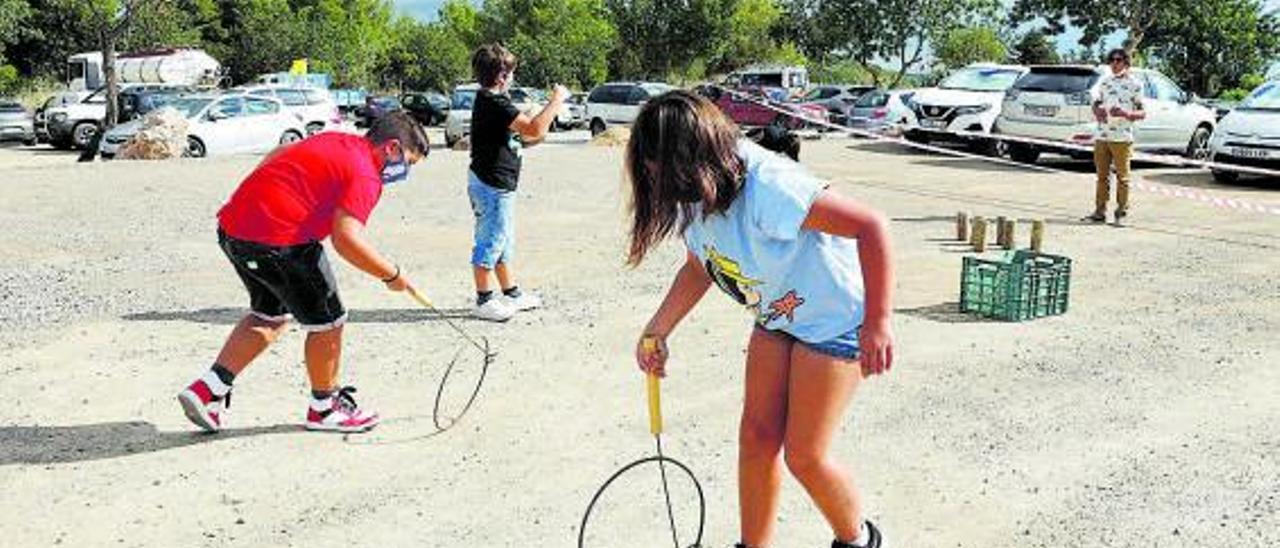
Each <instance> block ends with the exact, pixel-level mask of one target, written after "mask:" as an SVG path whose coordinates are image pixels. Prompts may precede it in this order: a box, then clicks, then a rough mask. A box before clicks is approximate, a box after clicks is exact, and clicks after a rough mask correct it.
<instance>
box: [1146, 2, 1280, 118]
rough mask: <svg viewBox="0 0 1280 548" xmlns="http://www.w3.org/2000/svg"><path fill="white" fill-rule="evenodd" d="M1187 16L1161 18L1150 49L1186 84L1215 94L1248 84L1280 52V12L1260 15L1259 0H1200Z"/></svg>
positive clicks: (1160, 63) (1165, 68) (1161, 64)
mask: <svg viewBox="0 0 1280 548" xmlns="http://www.w3.org/2000/svg"><path fill="white" fill-rule="evenodd" d="M1183 10H1184V11H1182V16H1181V17H1177V18H1171V19H1170V20H1168V21H1166V20H1161V22H1160V23H1159V24H1158V25H1157V26H1156V27H1155V28H1153V29H1152V30H1151V31H1150V32H1149V33H1148V37H1149V38H1150V40H1149V42H1148V44H1149V47H1148V48H1147V50H1146V52H1147V53H1149V54H1150V56H1151V57H1152V59H1153V60H1155V61H1156V64H1157V66H1159V67H1160V68H1161V69H1163V71H1164V72H1166V73H1167V74H1168V75H1169V76H1171V77H1173V78H1174V79H1175V80H1177V81H1178V82H1179V83H1181V84H1182V85H1183V86H1184V87H1186V88H1188V89H1190V90H1192V91H1195V92H1196V93H1199V94H1201V95H1205V96H1212V95H1215V94H1217V93H1218V92H1220V91H1221V90H1223V89H1228V88H1233V87H1246V86H1244V84H1243V82H1242V81H1243V79H1244V77H1245V76H1247V75H1250V74H1254V73H1261V72H1263V71H1265V70H1266V69H1267V66H1268V65H1269V64H1270V62H1271V61H1272V60H1273V59H1275V56H1276V55H1277V54H1280V15H1278V14H1277V13H1275V12H1273V13H1271V14H1267V15H1261V5H1260V3H1259V0H1199V1H1197V2H1192V3H1189V4H1188V5H1187V6H1185V7H1184V8H1183Z"/></svg>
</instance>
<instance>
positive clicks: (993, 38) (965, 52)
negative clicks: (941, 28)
mask: <svg viewBox="0 0 1280 548" xmlns="http://www.w3.org/2000/svg"><path fill="white" fill-rule="evenodd" d="M934 55H935V56H936V57H937V61H938V62H939V63H941V64H942V65H943V66H944V67H952V68H954V67H963V66H965V65H969V64H972V63H983V62H987V63H1000V62H1003V61H1005V58H1006V57H1007V56H1008V51H1007V50H1006V49H1005V47H1004V43H1002V42H1001V41H1000V36H999V35H998V34H997V33H996V31H995V29H992V28H991V27H964V28H956V29H951V30H949V31H947V33H946V34H944V35H942V38H941V39H940V40H938V43H937V44H936V45H935V46H934Z"/></svg>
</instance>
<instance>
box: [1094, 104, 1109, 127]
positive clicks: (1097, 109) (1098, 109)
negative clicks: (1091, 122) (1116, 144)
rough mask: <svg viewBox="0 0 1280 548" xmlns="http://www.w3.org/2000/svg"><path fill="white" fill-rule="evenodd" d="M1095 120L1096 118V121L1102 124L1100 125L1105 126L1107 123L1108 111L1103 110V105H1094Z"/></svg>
mask: <svg viewBox="0 0 1280 548" xmlns="http://www.w3.org/2000/svg"><path fill="white" fill-rule="evenodd" d="M1093 118H1094V119H1095V120H1097V121H1098V123H1100V124H1105V123H1107V111H1106V110H1105V109H1103V108H1102V105H1100V104H1097V103H1094V105H1093Z"/></svg>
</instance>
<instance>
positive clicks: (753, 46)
mask: <svg viewBox="0 0 1280 548" xmlns="http://www.w3.org/2000/svg"><path fill="white" fill-rule="evenodd" d="M781 18H782V8H781V7H779V5H778V3H777V2H776V1H775V0H741V1H740V2H738V5H737V6H736V7H735V8H734V10H733V15H732V16H730V18H729V35H728V39H727V40H726V41H725V44H724V47H723V49H722V51H721V52H720V54H719V55H717V59H716V60H715V61H714V62H713V63H712V68H713V69H715V70H717V71H720V72H731V71H733V70H734V69H737V68H741V67H743V66H746V65H750V64H752V63H759V62H763V61H773V60H782V59H783V58H785V57H786V56H787V54H786V53H785V52H784V51H782V50H783V47H782V46H779V45H778V44H777V42H776V41H775V40H774V37H773V35H772V33H773V30H774V28H775V27H776V26H777V25H778V22H779V19H781ZM791 47H792V48H794V47H795V46H794V45H792V46H791Z"/></svg>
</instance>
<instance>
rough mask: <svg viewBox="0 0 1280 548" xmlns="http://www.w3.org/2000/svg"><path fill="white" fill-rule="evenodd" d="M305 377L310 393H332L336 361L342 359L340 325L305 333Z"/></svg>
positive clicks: (335, 382) (334, 382)
mask: <svg viewBox="0 0 1280 548" xmlns="http://www.w3.org/2000/svg"><path fill="white" fill-rule="evenodd" d="M305 354H306V358H307V377H308V379H309V380H310V381H311V393H312V394H313V395H317V394H332V393H333V391H334V390H336V389H337V388H338V362H339V361H340V360H341V359H342V326H338V327H335V328H333V329H329V330H327V331H311V332H309V333H307V342H306V346H305Z"/></svg>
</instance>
